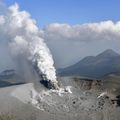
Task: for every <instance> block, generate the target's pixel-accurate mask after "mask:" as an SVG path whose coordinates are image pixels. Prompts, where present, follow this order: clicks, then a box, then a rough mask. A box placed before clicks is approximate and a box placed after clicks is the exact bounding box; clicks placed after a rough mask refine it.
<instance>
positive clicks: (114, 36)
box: [44, 21, 120, 42]
mask: <svg viewBox="0 0 120 120" xmlns="http://www.w3.org/2000/svg"><path fill="white" fill-rule="evenodd" d="M44 33H45V34H44V35H45V39H47V40H73V41H78V42H79V41H80V42H91V41H96V40H118V39H119V38H120V22H116V23H114V22H112V21H103V22H99V23H88V24H82V25H73V26H71V25H68V24H58V23H54V24H50V25H48V26H46V27H45V29H44Z"/></svg>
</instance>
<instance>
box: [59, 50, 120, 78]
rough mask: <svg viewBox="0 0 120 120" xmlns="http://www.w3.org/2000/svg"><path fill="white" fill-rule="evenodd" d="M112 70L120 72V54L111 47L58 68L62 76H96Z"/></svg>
mask: <svg viewBox="0 0 120 120" xmlns="http://www.w3.org/2000/svg"><path fill="white" fill-rule="evenodd" d="M112 72H113V73H120V54H118V53H116V52H115V51H113V50H111V49H108V50H106V51H104V52H102V53H100V54H99V55H97V56H87V57H85V58H84V59H82V60H80V61H79V62H78V63H76V64H74V65H71V66H69V67H67V68H64V69H59V70H58V74H59V75H61V76H67V75H80V76H87V77H95V78H99V77H102V76H104V75H106V74H109V73H112Z"/></svg>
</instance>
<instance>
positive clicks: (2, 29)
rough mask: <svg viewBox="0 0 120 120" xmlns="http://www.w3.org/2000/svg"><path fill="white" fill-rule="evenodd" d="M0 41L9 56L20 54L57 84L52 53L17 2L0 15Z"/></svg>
mask: <svg viewBox="0 0 120 120" xmlns="http://www.w3.org/2000/svg"><path fill="white" fill-rule="evenodd" d="M0 43H1V44H2V46H5V47H6V48H7V49H8V51H10V54H11V56H13V57H17V56H19V55H22V56H24V57H25V58H26V59H28V60H29V61H32V63H33V64H34V63H36V65H37V66H36V67H37V69H38V72H39V74H40V73H42V74H45V75H46V78H47V79H48V80H50V81H51V82H52V83H53V84H57V81H56V72H55V68H54V66H53V65H54V62H53V59H52V55H51V53H50V51H49V49H48V47H47V46H46V44H45V43H44V40H43V39H42V37H41V31H40V30H39V29H38V27H37V26H36V22H35V21H34V20H33V19H31V16H30V14H29V13H28V12H26V11H20V10H19V6H18V5H17V4H15V5H13V6H10V7H9V8H8V9H7V11H6V13H5V14H4V15H1V16H0Z"/></svg>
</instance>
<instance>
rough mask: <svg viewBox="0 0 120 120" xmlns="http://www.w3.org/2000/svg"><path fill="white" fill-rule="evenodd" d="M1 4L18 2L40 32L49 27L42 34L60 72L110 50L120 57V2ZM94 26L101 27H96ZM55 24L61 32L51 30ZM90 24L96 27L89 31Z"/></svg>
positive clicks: (23, 1)
mask: <svg viewBox="0 0 120 120" xmlns="http://www.w3.org/2000/svg"><path fill="white" fill-rule="evenodd" d="M0 1H4V3H5V4H6V5H7V6H9V5H12V4H14V3H15V2H17V3H18V4H19V6H20V9H21V10H26V11H27V12H29V13H30V14H31V16H32V18H34V19H35V20H36V21H37V25H39V27H40V28H44V27H45V26H46V25H48V26H47V27H46V29H42V30H43V31H44V33H45V36H46V37H45V42H46V44H47V45H48V47H49V48H50V50H51V53H52V55H53V58H54V60H55V65H56V67H58V68H60V67H65V66H69V65H71V64H74V63H75V62H77V61H79V60H80V59H82V58H84V57H85V56H91V55H97V54H98V53H101V52H102V51H104V50H106V49H113V50H115V51H117V52H118V53H120V47H119V46H120V22H119V21H120V14H119V12H120V0H0ZM0 12H1V11H0ZM108 20H111V21H108ZM94 22H97V24H96V25H94ZM101 22H102V23H101ZM51 23H58V24H57V28H56V24H52V25H51V26H50V25H49V24H51ZM59 23H66V24H67V25H62V24H59ZM87 23H93V24H90V25H91V27H90V28H89V25H88V24H87ZM76 24H87V25H86V26H84V27H81V26H82V25H80V26H79V27H78V28H77V27H75V26H73V25H76ZM47 30H48V31H47ZM49 30H50V31H49ZM100 31H101V32H100ZM78 33H79V34H78ZM99 33H100V34H99ZM51 36H52V37H51ZM88 41H89V42H88Z"/></svg>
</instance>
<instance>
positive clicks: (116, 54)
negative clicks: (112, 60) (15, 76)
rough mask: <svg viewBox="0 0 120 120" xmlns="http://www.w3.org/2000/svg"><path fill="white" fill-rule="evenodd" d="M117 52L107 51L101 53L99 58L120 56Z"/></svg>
mask: <svg viewBox="0 0 120 120" xmlns="http://www.w3.org/2000/svg"><path fill="white" fill-rule="evenodd" d="M119 55H120V54H118V53H117V52H115V51H114V50H112V49H107V50H105V51H104V52H102V53H100V54H99V55H98V56H97V57H116V56H119Z"/></svg>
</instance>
